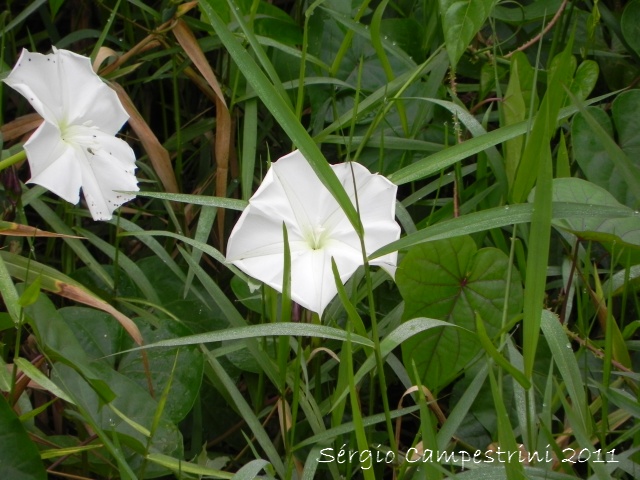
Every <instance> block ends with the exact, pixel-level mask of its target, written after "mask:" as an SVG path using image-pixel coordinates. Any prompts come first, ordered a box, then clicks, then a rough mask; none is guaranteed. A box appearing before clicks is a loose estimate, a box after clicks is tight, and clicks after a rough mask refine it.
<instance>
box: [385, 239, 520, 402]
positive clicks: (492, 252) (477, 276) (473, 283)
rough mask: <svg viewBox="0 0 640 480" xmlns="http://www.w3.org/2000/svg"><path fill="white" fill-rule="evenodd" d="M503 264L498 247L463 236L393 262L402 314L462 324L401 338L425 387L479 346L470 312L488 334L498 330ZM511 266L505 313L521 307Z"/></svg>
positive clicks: (453, 371)
mask: <svg viewBox="0 0 640 480" xmlns="http://www.w3.org/2000/svg"><path fill="white" fill-rule="evenodd" d="M508 264H509V260H508V257H507V256H506V255H505V254H504V253H503V252H501V251H500V250H498V249H495V248H483V249H480V250H478V249H477V247H476V245H475V243H474V241H473V239H472V238H471V237H469V236H464V237H457V238H453V239H446V240H439V241H435V242H431V243H428V244H424V245H420V246H417V247H414V248H412V249H411V250H409V252H407V254H406V256H405V257H404V259H403V260H402V262H401V263H400V265H399V266H398V270H397V272H396V283H397V284H398V289H399V290H400V293H401V295H402V297H403V299H404V301H405V310H404V315H403V317H404V318H405V319H407V318H414V317H418V316H424V317H430V318H438V319H440V320H445V321H447V322H450V323H452V324H454V325H457V326H460V327H462V328H456V329H444V330H438V331H427V332H423V333H421V334H419V335H416V336H414V337H412V338H410V339H407V340H406V341H405V342H404V343H403V344H402V354H403V359H404V363H405V364H410V362H412V361H414V362H415V363H416V366H417V368H418V373H419V374H420V378H421V381H422V382H423V383H424V384H426V385H429V388H430V389H432V390H438V389H439V388H440V387H442V386H444V385H446V384H447V383H448V382H450V381H451V380H452V379H453V378H455V376H456V375H457V374H458V373H459V371H460V370H461V369H462V368H463V367H464V366H465V365H466V364H467V362H469V361H470V360H471V359H472V358H473V356H474V355H476V354H477V353H478V352H479V351H480V344H479V342H478V341H477V339H476V338H475V335H474V333H473V332H475V331H476V327H475V321H474V318H475V314H474V312H476V311H477V312H479V314H480V315H481V317H482V318H483V319H484V322H485V327H486V331H487V334H488V335H489V336H493V335H495V334H497V332H498V331H499V330H500V325H501V320H502V311H503V307H504V301H505V298H504V297H505V289H506V288H507V283H508V279H507V274H508V271H509V270H510V269H509V265H508ZM511 272H512V277H511V279H510V282H509V283H510V285H509V288H510V293H509V299H508V300H507V305H506V308H507V314H508V316H509V317H511V316H513V315H516V314H517V313H519V312H520V310H521V308H522V284H521V282H520V278H519V275H518V273H517V272H516V270H515V269H513V270H511Z"/></svg>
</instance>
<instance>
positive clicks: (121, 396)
mask: <svg viewBox="0 0 640 480" xmlns="http://www.w3.org/2000/svg"><path fill="white" fill-rule="evenodd" d="M92 367H93V369H94V371H95V372H97V373H98V375H99V376H100V377H101V378H102V379H103V381H104V382H106V383H107V384H108V385H109V386H110V388H111V389H112V390H113V392H114V393H115V398H114V399H113V401H112V402H111V403H110V405H113V407H115V408H116V409H117V410H118V411H119V412H120V413H121V414H122V415H123V416H124V417H125V418H122V417H121V416H120V415H118V414H116V412H115V411H114V410H113V409H111V408H109V407H110V405H104V403H103V402H102V401H101V400H100V398H99V397H98V395H97V394H96V392H95V391H94V389H93V388H91V386H90V385H89V384H88V383H87V382H86V381H85V380H84V379H83V378H82V377H81V376H80V375H78V373H77V372H76V371H75V370H73V369H71V368H70V367H68V366H66V365H63V364H60V363H56V364H54V366H53V373H52V376H51V379H52V380H53V381H54V382H55V383H56V384H57V385H58V386H59V387H60V388H62V389H63V390H65V392H66V393H67V395H69V396H70V397H71V398H73V400H74V402H75V404H76V405H78V407H79V408H80V411H81V412H82V414H83V417H85V416H86V417H88V418H90V419H91V422H92V423H94V424H95V425H97V426H98V427H99V428H100V429H101V430H103V431H105V432H117V434H118V437H117V441H118V442H119V443H120V444H121V445H122V447H123V448H122V453H123V455H124V457H125V458H126V460H127V463H128V464H129V465H130V466H131V468H133V469H137V468H139V467H140V466H141V465H142V462H144V458H143V456H145V455H146V454H147V450H148V448H149V446H148V442H149V439H148V437H147V435H145V434H144V433H143V432H142V431H140V428H139V427H137V426H138V425H139V426H142V427H143V429H144V430H146V431H150V430H151V426H152V423H153V420H154V416H155V414H156V410H157V409H158V403H157V401H156V400H155V399H154V398H152V397H151V395H150V394H149V392H148V391H147V390H146V389H143V388H142V387H140V386H139V385H137V384H136V382H134V381H133V380H131V379H129V378H127V377H126V376H125V375H122V374H120V373H118V372H116V371H115V370H113V368H111V367H110V366H109V365H107V364H106V363H103V362H93V363H92ZM150 449H151V451H154V452H157V453H163V454H165V455H172V456H175V457H178V458H180V457H181V456H182V450H183V447H182V435H181V434H180V431H179V430H178V427H177V426H176V425H175V424H173V422H171V421H170V420H169V419H167V417H166V415H165V414H163V415H162V418H161V420H160V422H159V425H158V428H157V429H156V430H155V435H154V436H153V438H152V439H151V444H150ZM146 472H147V475H149V476H150V477H151V476H152V475H153V474H155V475H154V476H157V475H159V474H160V473H163V472H165V470H164V469H161V468H159V467H153V468H151V467H147V469H146ZM165 473H166V472H165Z"/></svg>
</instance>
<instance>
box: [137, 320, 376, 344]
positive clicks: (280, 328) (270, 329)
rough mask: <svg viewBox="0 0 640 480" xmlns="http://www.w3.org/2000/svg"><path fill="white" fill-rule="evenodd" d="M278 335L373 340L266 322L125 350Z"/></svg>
mask: <svg viewBox="0 0 640 480" xmlns="http://www.w3.org/2000/svg"><path fill="white" fill-rule="evenodd" d="M279 335H291V336H300V337H315V338H325V339H330V340H341V341H343V342H344V341H346V340H347V338H348V337H349V338H350V339H351V342H352V343H357V344H359V345H364V346H367V347H373V342H372V341H371V340H369V339H368V338H365V337H362V336H360V335H356V334H351V335H350V336H349V335H348V334H347V332H345V331H344V330H341V329H338V328H333V327H327V326H325V325H314V324H310V323H268V324H263V325H249V326H246V327H235V328H227V329H225V330H220V331H216V332H207V333H199V334H196V335H188V336H186V337H180V338H170V339H167V340H160V341H158V342H154V343H149V344H147V345H144V346H143V347H138V348H133V349H131V350H127V351H137V350H142V349H150V348H160V347H177V346H181V345H198V344H200V343H211V342H223V341H229V340H241V339H245V338H256V337H264V336H279Z"/></svg>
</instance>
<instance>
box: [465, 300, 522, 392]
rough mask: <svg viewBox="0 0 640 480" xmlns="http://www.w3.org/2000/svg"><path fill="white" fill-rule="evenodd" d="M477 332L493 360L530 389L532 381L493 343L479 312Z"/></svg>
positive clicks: (477, 314)
mask: <svg viewBox="0 0 640 480" xmlns="http://www.w3.org/2000/svg"><path fill="white" fill-rule="evenodd" d="M476 332H477V334H478V339H479V340H480V343H481V344H482V348H484V351H485V352H486V353H487V354H488V355H489V356H490V357H491V358H492V359H493V361H494V362H496V364H497V365H498V366H499V367H500V368H502V369H504V370H505V371H506V372H507V373H508V374H509V375H511V376H512V377H513V378H514V379H515V380H516V381H517V382H518V383H519V384H520V385H522V387H523V388H525V389H529V387H531V382H530V381H529V380H528V379H527V377H525V376H524V375H523V374H522V372H521V371H520V370H518V369H517V368H516V367H515V366H514V365H512V364H511V363H509V361H508V360H507V359H506V358H505V357H504V356H503V355H502V354H501V353H500V352H499V351H498V349H497V348H496V347H495V346H494V345H493V342H492V341H491V339H490V338H489V336H488V335H487V331H486V330H485V328H484V321H483V320H482V317H481V316H480V314H479V313H478V312H476Z"/></svg>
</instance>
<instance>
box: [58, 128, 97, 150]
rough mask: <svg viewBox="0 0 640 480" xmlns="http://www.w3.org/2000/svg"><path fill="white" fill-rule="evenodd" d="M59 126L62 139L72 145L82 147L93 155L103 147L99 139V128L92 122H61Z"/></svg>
mask: <svg viewBox="0 0 640 480" xmlns="http://www.w3.org/2000/svg"><path fill="white" fill-rule="evenodd" d="M58 127H59V128H60V136H61V137H62V141H63V142H65V143H67V144H69V145H71V146H76V147H80V148H82V149H83V150H86V151H87V152H89V153H90V154H92V155H93V154H95V153H96V152H97V151H98V150H100V149H101V148H102V145H100V142H99V141H98V136H97V133H98V128H97V127H94V126H92V125H91V122H87V123H86V124H83V125H75V124H72V125H67V124H65V123H62V122H61V123H60V124H59V125H58Z"/></svg>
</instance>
